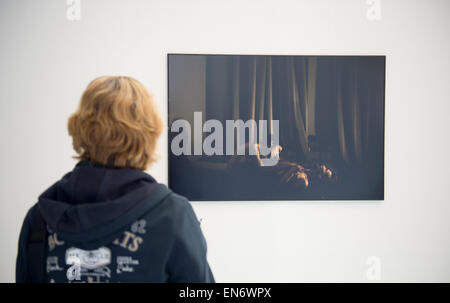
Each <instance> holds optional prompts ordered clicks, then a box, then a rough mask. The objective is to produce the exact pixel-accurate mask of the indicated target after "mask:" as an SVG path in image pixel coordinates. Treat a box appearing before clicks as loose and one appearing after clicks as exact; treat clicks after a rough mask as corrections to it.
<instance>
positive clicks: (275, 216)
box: [0, 0, 450, 282]
mask: <svg viewBox="0 0 450 303" xmlns="http://www.w3.org/2000/svg"><path fill="white" fill-rule="evenodd" d="M72 2H77V1H69V3H72ZM80 3H81V6H80V8H81V11H80V12H81V14H80V20H78V21H77V20H72V21H71V20H70V19H73V18H68V16H67V10H68V8H69V9H70V7H71V6H72V4H70V5H68V4H67V3H66V1H65V0H28V1H25V0H2V1H0V43H1V47H0V142H1V150H0V164H1V165H0V235H1V237H0V239H1V249H0V282H12V281H14V269H15V257H16V253H17V250H16V248H17V240H18V234H19V230H20V227H21V224H22V220H23V218H24V216H25V213H26V211H27V210H28V208H29V207H30V206H32V205H33V203H35V202H36V199H37V197H38V195H39V194H40V193H41V192H42V191H43V190H44V189H46V188H47V187H48V186H50V185H51V184H52V183H53V182H55V181H56V180H57V179H59V178H60V177H62V175H63V174H65V173H66V172H68V171H70V170H71V169H72V168H73V166H74V165H75V163H76V162H75V160H73V159H72V158H71V157H72V156H73V155H74V152H73V150H72V147H71V139H70V137H69V136H68V134H67V129H66V123H67V118H68V116H69V115H70V114H71V113H72V112H73V111H74V110H75V109H76V106H77V104H78V101H79V98H80V96H81V93H82V91H83V90H84V88H85V87H86V85H87V84H88V83H89V81H90V80H92V79H93V78H95V77H97V76H100V75H111V74H112V75H129V76H133V77H135V78H137V79H138V80H140V81H141V82H143V83H144V85H145V86H146V87H147V88H148V89H149V90H150V91H151V92H152V93H153V95H154V97H155V99H156V100H157V104H158V106H159V110H160V111H161V113H162V115H163V116H164V119H165V121H166V122H167V116H166V115H167V53H177V52H178V53H204V54H206V53H208V54H214V53H220V54H269V55H270V54H279V55H283V54H286V55H386V137H385V142H386V143H385V146H386V148H385V200H384V201H371V202H368V201H348V202H345V201H344V202H342V201H341V202H339V201H324V202H317V201H289V202H287V201H271V202H214V203H213V202H194V203H193V206H194V209H195V211H196V213H197V216H198V217H199V218H202V228H203V232H204V234H205V236H206V239H207V242H208V249H209V250H208V258H209V262H210V265H211V267H212V270H213V272H214V274H215V277H216V280H217V281H218V282H231V281H232V282H250V281H254V282H347V281H348V282H366V281H367V282H371V281H382V282H397V281H403V282H409V281H411V282H412V281H414V282H420V281H428V282H434V281H441V282H444V281H446V282H450V198H449V193H448V191H449V189H450V182H449V174H450V161H449V150H450V144H449V137H450V135H449V131H450V118H449V114H450V100H449V99H450V98H449V93H450V91H449V87H450V86H449V82H450V58H449V54H450V30H449V29H450V1H448V0H442V1H438V0H422V1H415V0H414V1H413V0H403V1H400V0H391V1H389V0H382V1H376V0H369V1H367V2H366V0H348V1H333V0H328V1H326V0H315V1H300V0H293V1H286V0H277V1H263V0H257V1H256V0H255V1H242V0H239V1H236V0H227V1H212V0H205V1H199V0H198V1H173V0H170V1H168V0H164V1H162V0H160V1H149V0H147V1H144V0H143V1H131V0H121V1H119V0H115V1H112V0H81V1H80ZM379 4H381V6H378V5H379ZM72 12H73V11H72ZM70 13H71V11H70V10H69V17H73V16H74V15H73V14H70ZM75 17H76V15H75ZM166 151H167V132H166V133H164V135H163V136H162V138H161V140H160V146H159V154H160V160H159V162H158V163H157V164H155V165H154V166H153V167H152V168H151V169H150V170H149V173H151V174H152V175H153V176H154V177H155V178H156V179H157V180H158V181H159V182H162V183H166V184H167V179H168V178H167V152H166ZM378 279H379V280H378Z"/></svg>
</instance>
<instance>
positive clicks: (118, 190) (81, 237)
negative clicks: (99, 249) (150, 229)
mask: <svg viewBox="0 0 450 303" xmlns="http://www.w3.org/2000/svg"><path fill="white" fill-rule="evenodd" d="M169 193H170V190H169V189H168V188H167V187H166V186H165V185H163V184H160V183H157V182H156V181H155V179H154V178H153V177H151V176H150V175H149V174H147V173H145V172H142V171H139V170H136V169H126V168H115V167H109V166H105V165H100V164H96V163H93V162H91V161H80V162H79V163H78V164H77V165H76V166H75V168H74V169H73V170H72V171H71V172H69V173H67V174H66V175H64V176H63V178H62V179H61V180H59V181H58V182H56V183H55V184H53V185H52V186H51V187H50V188H48V189H47V190H46V191H45V192H44V193H42V194H41V195H40V196H39V200H38V203H37V205H38V207H39V209H40V211H41V214H42V216H43V218H44V220H45V221H46V223H47V226H48V228H49V229H50V230H52V231H54V232H57V233H58V235H59V236H61V237H63V238H65V239H67V240H73V241H75V242H79V241H81V242H86V241H90V240H95V239H98V238H101V237H105V236H107V235H108V234H109V235H110V234H113V233H114V232H116V231H118V230H119V229H121V228H123V227H124V226H125V225H127V224H130V223H131V222H132V221H133V220H136V219H137V218H139V217H140V216H142V215H144V214H145V213H147V212H149V211H150V210H151V209H152V208H153V207H155V206H157V205H158V204H159V203H161V202H162V201H163V200H164V198H165V197H166V196H168V195H169Z"/></svg>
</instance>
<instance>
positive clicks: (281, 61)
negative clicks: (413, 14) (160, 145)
mask: <svg viewBox="0 0 450 303" xmlns="http://www.w3.org/2000/svg"><path fill="white" fill-rule="evenodd" d="M168 65H169V77H168V81H169V92H168V93H169V97H168V100H169V104H168V108H169V144H168V145H169V185H170V187H171V188H173V189H174V190H175V191H176V192H179V193H180V194H182V195H184V196H186V197H187V198H189V199H190V200H194V201H195V200H197V201H202V200H208V201H221V200H223V201H233V200H383V199H384V87H385V57H384V56H250V55H186V54H170V55H169V56H168Z"/></svg>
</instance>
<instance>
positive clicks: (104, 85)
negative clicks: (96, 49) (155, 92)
mask: <svg viewBox="0 0 450 303" xmlns="http://www.w3.org/2000/svg"><path fill="white" fill-rule="evenodd" d="M162 128H163V123H162V121H161V118H160V116H159V115H158V113H157V109H156V107H155V106H154V103H153V99H152V97H151V95H150V94H149V93H148V91H147V90H146V89H145V87H144V86H143V85H142V84H141V83H140V82H139V81H137V80H135V79H133V78H130V77H124V76H104V77H100V78H97V79H95V80H93V81H92V82H91V83H89V85H88V87H87V88H86V90H85V91H84V93H83V95H82V97H81V101H80V105H79V107H78V110H77V111H76V112H75V113H74V114H73V115H72V116H70V118H69V121H68V129H69V135H70V136H72V139H73V148H74V150H75V151H76V152H77V154H78V156H76V157H75V158H77V159H81V160H88V159H90V160H92V161H93V162H97V163H100V164H104V165H108V164H111V165H114V166H115V167H122V168H135V169H139V170H145V169H147V168H148V167H149V166H150V165H151V164H152V163H153V162H154V161H155V160H156V158H155V154H154V153H155V148H156V142H157V140H158V138H159V136H160V135H161V132H162Z"/></svg>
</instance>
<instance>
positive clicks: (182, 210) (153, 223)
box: [16, 161, 214, 282]
mask: <svg viewBox="0 0 450 303" xmlns="http://www.w3.org/2000/svg"><path fill="white" fill-rule="evenodd" d="M34 208H38V210H39V211H40V213H41V214H42V217H43V219H44V221H45V223H46V224H47V230H48V239H47V243H46V246H47V249H46V256H45V263H46V264H44V266H45V270H44V272H45V278H44V281H46V282H214V278H213V275H212V273H211V270H210V267H209V265H208V263H207V260H206V241H205V239H204V237H203V234H202V231H201V229H200V224H199V222H198V220H197V218H196V216H195V214H194V211H193V209H192V206H191V205H190V203H189V202H188V200H187V199H186V198H184V197H182V196H179V195H177V194H175V193H173V192H172V191H170V190H169V189H168V188H167V187H166V186H165V185H163V184H159V183H157V182H156V181H155V180H154V179H153V178H152V177H151V176H150V175H148V174H146V173H144V172H142V171H139V170H135V169H123V168H112V167H106V166H103V165H99V164H94V163H93V162H90V161H81V162H79V163H78V164H77V165H76V166H75V168H74V169H73V171H71V172H69V173H68V174H66V175H65V176H64V177H63V178H62V179H61V180H59V181H58V182H56V183H55V184H54V185H52V186H51V187H50V188H49V189H47V190H46V191H45V192H44V193H43V194H42V195H41V196H40V197H39V201H38V203H36V204H35V205H34V206H33V207H32V208H31V209H30V211H29V212H28V214H27V216H26V217H25V220H24V223H23V226H22V230H21V233H20V239H19V251H18V256H17V263H16V282H28V281H30V275H29V264H28V261H29V260H27V259H28V258H27V243H28V237H29V236H30V234H31V227H32V226H33V224H32V223H31V220H33V219H32V218H31V217H32V215H31V214H32V212H33V209H34Z"/></svg>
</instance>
